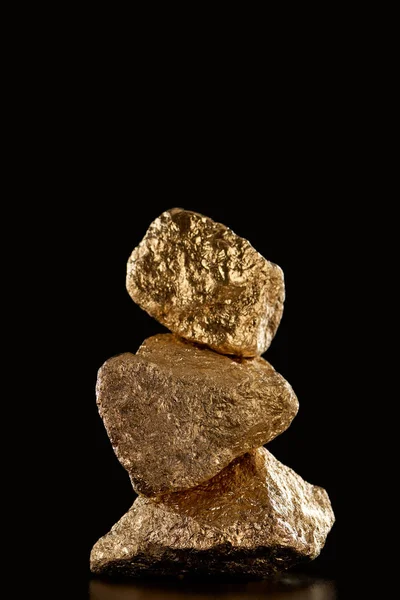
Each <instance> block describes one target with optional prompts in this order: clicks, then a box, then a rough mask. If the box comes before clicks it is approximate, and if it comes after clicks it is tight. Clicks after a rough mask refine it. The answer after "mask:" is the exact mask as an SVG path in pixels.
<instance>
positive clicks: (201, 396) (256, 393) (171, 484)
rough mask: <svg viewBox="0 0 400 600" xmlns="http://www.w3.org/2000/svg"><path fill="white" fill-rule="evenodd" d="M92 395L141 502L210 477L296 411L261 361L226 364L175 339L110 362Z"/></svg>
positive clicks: (160, 338)
mask: <svg viewBox="0 0 400 600" xmlns="http://www.w3.org/2000/svg"><path fill="white" fill-rule="evenodd" d="M96 391H97V404H98V407H99V412H100V415H101V416H102V418H103V421H104V425H105V427H106V429H107V433H108V435H109V437H110V440H111V443H112V445H113V448H114V450H115V453H116V455H117V457H118V458H119V460H120V462H121V463H122V465H123V466H124V467H125V468H126V469H127V471H128V472H129V475H130V477H131V481H132V484H133V486H134V488H135V490H136V491H137V492H139V493H142V494H145V495H146V496H155V495H158V494H163V493H165V492H171V491H178V490H184V489H187V488H190V487H192V486H195V485H198V484H199V483H202V482H204V481H206V480H207V479H210V478H211V477H214V475H216V474H217V473H218V472H219V471H221V469H223V468H224V467H226V466H227V465H228V464H229V463H230V462H231V461H232V460H234V459H235V458H236V457H237V456H239V455H241V454H244V453H245V452H248V451H249V450H253V449H254V448H257V447H259V446H261V445H263V444H266V443H267V442H269V441H270V440H272V439H273V438H275V437H276V436H277V435H279V434H280V433H282V432H283V431H285V429H287V427H289V425H290V423H291V421H292V419H293V418H294V416H295V415H296V413H297V410H298V400H297V398H296V396H295V394H294V392H293V390H292V388H291V386H290V385H289V384H288V383H287V381H285V379H284V378H283V377H282V376H281V375H280V374H279V373H277V372H276V371H275V369H274V368H273V367H272V366H271V365H270V364H269V363H268V362H267V361H266V360H264V359H263V358H261V357H257V358H254V359H251V360H249V359H240V358H231V357H229V356H224V355H222V354H218V353H216V352H213V351H212V350H209V349H208V348H205V347H198V346H195V345H193V344H191V343H190V342H186V341H184V340H182V339H179V338H177V337H175V336H174V335H172V334H160V335H156V336H154V337H151V338H149V339H148V340H146V341H145V342H144V343H143V345H142V346H141V347H140V349H139V351H138V352H137V354H136V355H135V354H130V353H126V354H121V355H119V356H115V357H114V358H111V359H109V360H107V361H106V362H105V364H104V365H103V366H102V367H101V369H100V370H99V375H98V380H97V387H96Z"/></svg>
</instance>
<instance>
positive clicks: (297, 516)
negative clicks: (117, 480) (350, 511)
mask: <svg viewBox="0 0 400 600" xmlns="http://www.w3.org/2000/svg"><path fill="white" fill-rule="evenodd" d="M333 522H334V514H333V511H332V507H331V504H330V501H329V497H328V494H327V493H326V491H325V490H324V489H322V488H320V487H317V486H313V485H310V484H309V483H307V482H305V481H304V480H303V479H302V478H301V477H300V476H299V475H297V474H296V473H295V472H294V471H292V469H289V468H288V467H286V466H284V465H283V464H281V463H280V462H279V461H278V460H277V459H276V458H274V457H273V456H272V454H271V453H270V452H268V451H267V450H266V449H265V448H259V449H257V450H255V451H253V452H251V453H248V454H246V455H244V456H242V457H240V458H237V459H236V460H235V461H234V462H232V463H231V464H230V465H229V466H228V467H227V468H226V469H224V470H223V471H221V472H220V473H219V474H218V475H217V476H216V477H214V478H213V479H212V480H210V481H208V482H207V483H205V484H203V485H200V486H198V487H196V488H193V489H191V490H188V491H186V492H179V493H172V494H166V495H164V496H162V497H161V498H159V500H158V501H154V500H150V499H148V498H144V497H139V498H137V499H136V500H135V502H134V504H133V506H132V508H131V509H130V510H129V511H128V512H127V513H126V514H125V515H124V516H123V517H122V519H121V520H120V521H119V522H118V523H117V524H116V525H114V526H113V528H112V529H111V531H110V532H109V533H108V534H106V535H105V536H104V537H102V538H101V539H100V540H99V541H98V542H97V543H96V544H95V546H94V548H93V550H92V553H91V569H92V571H93V572H94V573H99V574H106V575H130V576H139V575H142V574H143V575H184V574H186V573H191V574H200V573H205V574H231V575H243V574H245V575H252V576H260V577H267V576H270V575H273V574H274V573H275V572H277V571H282V570H284V569H286V568H288V567H290V566H291V565H293V564H294V563H297V562H301V561H306V560H311V559H313V558H315V557H316V556H318V554H319V553H320V551H321V549H322V547H323V545H324V543H325V539H326V536H327V535H328V533H329V531H330V529H331V527H332V525H333Z"/></svg>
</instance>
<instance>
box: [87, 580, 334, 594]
mask: <svg viewBox="0 0 400 600" xmlns="http://www.w3.org/2000/svg"><path fill="white" fill-rule="evenodd" d="M89 597H90V600H175V599H176V600H182V599H185V600H205V599H207V600H210V599H217V598H222V599H224V600H244V599H246V598H249V599H251V600H259V599H260V600H261V599H265V598H268V600H337V594H336V589H335V584H334V583H333V582H332V581H325V580H323V579H314V578H311V577H304V576H301V575H284V576H282V577H281V578H280V579H279V580H275V581H266V580H264V581H250V582H237V583H234V582H223V581H213V580H205V581H204V580H203V581H189V580H188V581H186V580H185V581H166V582H165V581H163V582H162V581H154V580H153V581H144V580H138V581H125V582H111V581H106V580H104V581H102V580H100V579H93V580H92V581H91V582H90V594H89Z"/></svg>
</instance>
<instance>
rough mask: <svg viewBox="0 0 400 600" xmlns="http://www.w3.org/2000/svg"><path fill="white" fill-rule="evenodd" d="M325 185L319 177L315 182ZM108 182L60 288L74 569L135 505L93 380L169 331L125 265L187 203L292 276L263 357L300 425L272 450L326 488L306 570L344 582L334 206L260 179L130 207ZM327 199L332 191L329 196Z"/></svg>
mask: <svg viewBox="0 0 400 600" xmlns="http://www.w3.org/2000/svg"><path fill="white" fill-rule="evenodd" d="M276 179H279V178H278V177H277V178H276ZM318 181H319V180H318ZM318 181H317V180H315V181H314V184H315V185H316V187H317V186H318ZM275 183H276V184H277V183H278V181H277V180H275ZM102 184H104V187H102V185H100V184H97V186H96V190H97V191H98V192H99V195H100V196H101V197H102V198H105V197H107V196H108V201H107V202H106V204H105V205H103V206H99V207H98V209H97V210H96V211H95V212H93V213H90V214H89V217H88V216H87V213H86V214H85V212H84V211H83V212H82V213H81V214H80V213H79V209H76V210H77V212H76V213H75V217H74V218H73V219H72V222H71V219H69V221H68V223H71V227H70V237H69V249H70V252H68V251H67V252H66V251H65V250H64V252H63V253H62V257H63V258H62V260H63V264H64V266H65V271H64V277H65V278H64V282H68V286H65V287H63V289H62V290H61V291H60V293H62V294H63V300H64V305H65V306H64V309H63V310H64V311H65V313H66V314H65V317H66V319H65V330H66V331H67V332H68V333H67V335H68V337H69V338H70V339H73V341H74V344H73V350H72V349H71V351H70V355H69V354H68V351H67V350H64V351H65V352H66V354H67V356H68V357H69V360H68V361H67V364H68V368H67V373H68V376H67V377H65V376H64V378H63V380H62V381H61V382H59V384H58V385H59V388H61V393H62V396H63V398H64V399H65V402H66V403H68V405H69V408H68V412H69V417H70V418H71V415H72V419H71V420H72V430H71V427H70V428H69V439H70V441H69V444H70V447H69V449H68V450H67V452H66V463H67V467H66V471H67V477H66V479H65V489H66V493H68V494H69V495H70V504H69V507H70V510H71V512H73V513H74V532H73V540H72V542H71V543H72V547H73V550H72V552H73V556H74V560H75V562H76V564H78V563H79V564H80V565H81V566H82V569H83V570H86V571H87V568H88V560H89V553H90V549H91V547H92V545H93V544H94V543H95V542H96V541H97V539H98V538H99V537H100V536H102V535H104V534H105V533H106V532H107V531H108V530H109V529H110V527H111V526H112V525H113V524H114V523H115V522H116V521H117V520H118V519H119V518H120V517H121V516H122V515H123V514H124V513H125V512H126V511H127V510H128V508H129V507H130V506H131V504H132V502H133V500H134V498H135V494H134V492H133V491H132V488H131V485H130V482H129V478H128V475H127V473H126V472H125V471H124V469H123V468H122V467H121V465H120V464H119V462H118V460H117V459H116V457H115V455H114V453H113V451H112V448H111V445H110V442H109V440H108V438H107V435H106V432H105V429H104V428H103V425H102V422H101V419H100V417H99V416H98V413H97V407H96V403H95V382H96V374H97V370H98V368H99V367H100V366H101V365H102V363H103V362H104V361H105V360H106V359H107V358H109V357H111V356H113V355H114V354H118V353H120V352H126V351H129V352H135V351H136V350H137V348H138V347H139V346H140V344H141V343H142V341H143V340H144V339H145V338H146V337H148V336H150V335H153V334H155V333H157V332H162V331H166V330H165V329H164V328H163V327H162V326H161V325H159V324H158V323H157V322H156V321H155V320H154V319H152V318H151V317H150V316H148V315H147V313H145V312H144V311H142V310H141V309H140V308H139V307H138V306H137V305H135V304H134V302H133V301H132V300H131V299H130V297H129V295H128V293H127V291H126V289H125V270H126V262H127V259H128V257H129V255H130V253H131V251H132V250H133V248H134V247H135V246H136V245H137V244H138V243H139V241H140V240H141V239H142V237H143V235H144V233H145V232H146V229H147V227H148V225H149V224H150V222H151V221H152V220H153V219H154V218H155V217H157V216H158V215H159V214H160V213H161V212H162V211H163V210H166V209H168V208H172V207H173V206H180V207H182V208H186V209H190V210H195V211H198V212H201V213H203V214H206V215H207V216H210V217H212V218H213V219H214V220H217V221H220V222H222V223H224V224H226V225H228V226H229V227H231V228H232V229H233V230H234V231H235V232H236V233H238V234H239V235H241V236H243V237H245V238H247V239H249V240H250V241H251V243H252V244H253V246H254V247H255V248H256V249H257V250H258V251H259V252H260V253H261V254H263V255H264V256H265V257H267V258H268V259H270V260H271V261H273V262H276V263H277V264H279V265H280V266H281V267H282V269H283V271H284V274H285V281H286V302H285V310H284V315H283V319H282V322H281V325H280V327H279V329H278V332H277V335H276V337H275V339H274V340H273V342H272V345H271V347H270V348H269V349H268V350H267V352H266V353H265V355H264V356H265V358H266V359H267V360H269V361H270V362H271V363H272V364H273V366H274V367H275V368H276V369H277V370H278V371H279V372H280V373H281V374H282V375H283V376H284V377H285V378H286V379H287V380H288V381H289V382H290V383H291V385H292V386H293V388H294V390H295V392H296V394H297V396H298V398H299V402H300V410H299V413H298V415H297V416H296V418H295V420H294V421H293V423H292V425H291V427H290V428H289V429H288V430H287V431H286V432H285V433H284V434H282V435H281V436H279V437H278V438H277V439H276V440H274V441H273V442H272V443H270V444H269V445H268V448H269V449H270V450H271V451H272V452H273V454H274V455H275V456H276V457H277V458H278V459H279V460H280V461H282V462H283V463H284V464H287V465H288V466H290V467H292V468H293V469H294V470H295V471H296V472H298V473H299V474H300V475H301V476H302V477H303V478H304V479H306V480H307V481H309V482H311V483H314V484H318V485H320V486H323V487H325V488H326V489H327V491H328V493H329V496H330V498H331V501H332V504H333V508H334V511H335V514H336V517H337V523H336V524H335V525H334V528H333V530H332V532H331V533H330V534H329V536H328V540H327V543H326V546H325V548H324V550H323V551H322V554H321V556H320V557H319V558H318V559H317V560H316V561H314V562H313V563H311V564H309V565H308V566H306V567H302V571H303V572H306V573H309V574H316V575H322V576H326V577H332V578H335V577H337V575H338V571H339V558H340V549H339V548H338V534H337V532H338V530H339V528H340V498H339V491H338V486H339V470H340V465H339V464H338V456H339V449H340V414H341V412H342V410H343V408H344V406H345V404H346V402H347V398H346V395H345V394H344V393H343V391H342V386H341V381H340V377H339V366H338V360H339V358H338V356H339V355H337V353H336V351H337V346H338V345H339V344H340V343H341V336H342V331H341V322H340V319H341V311H340V306H341V304H342V303H343V289H342V290H340V286H339V285H338V284H339V283H340V285H341V286H344V285H345V277H344V276H343V273H342V268H341V259H340V254H339V252H338V251H337V250H336V249H337V248H338V244H339V245H340V237H341V234H340V229H339V230H338V229H337V228H336V226H334V221H333V217H334V215H333V214H331V215H330V209H329V204H327V203H326V202H325V203H323V205H322V204H319V202H318V199H317V195H318V194H317V190H316V189H314V190H312V191H311V192H310V197H311V198H312V200H311V202H306V201H305V200H303V199H301V198H300V196H301V195H304V192H303V193H302V194H300V193H295V189H294V187H295V185H294V184H293V185H292V188H291V189H289V188H288V186H287V185H286V189H285V185H284V184H282V187H281V188H280V187H279V186H278V185H276V187H275V191H274V193H273V194H272V193H271V194H266V193H265V192H264V193H262V194H261V193H257V192H256V190H252V186H251V182H250V183H249V182H246V184H245V185H246V186H247V189H246V188H240V187H239V188H238V189H236V190H235V199H234V201H232V202H229V201H225V202H224V203H222V202H219V201H218V199H217V195H218V194H216V193H215V190H214V191H213V193H212V194H211V193H210V194H209V196H212V199H211V200H210V199H208V200H207V191H206V190H204V191H202V192H201V193H197V194H196V193H193V196H194V199H190V196H191V194H189V193H187V194H184V193H182V190H180V192H179V193H178V194H176V196H175V197H174V194H171V193H167V190H166V192H165V194H163V193H160V192H159V195H160V196H161V198H160V199H159V200H158V199H157V200H155V199H154V194H153V193H152V191H151V190H150V191H146V190H143V191H142V193H141V194H138V193H133V194H132V200H131V201H129V202H126V201H125V202H124V203H122V202H119V201H118V191H119V190H118V182H116V180H115V179H114V178H112V180H111V179H108V178H107V174H106V176H105V177H103V180H102ZM124 184H125V185H126V182H124ZM296 185H299V184H298V179H297V183H296ZM325 185H326V184H325ZM142 189H143V188H142ZM230 189H232V188H230ZM328 192H329V190H327V189H326V195H328ZM221 193H222V190H221ZM164 195H165V198H164V197H163V196H164ZM288 196H290V197H291V200H290V201H289V200H288ZM113 197H115V200H114V199H113ZM335 225H336V223H335ZM344 229H345V227H342V233H344ZM339 278H342V279H339ZM60 318H61V315H60ZM64 366H65V362H64ZM71 410H72V413H71V412H70V411H71ZM64 427H65V424H64ZM88 575H89V573H88Z"/></svg>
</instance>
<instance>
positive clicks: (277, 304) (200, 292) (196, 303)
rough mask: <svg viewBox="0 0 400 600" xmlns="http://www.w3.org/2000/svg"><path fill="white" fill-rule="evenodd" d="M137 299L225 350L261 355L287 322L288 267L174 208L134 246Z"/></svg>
mask: <svg viewBox="0 0 400 600" xmlns="http://www.w3.org/2000/svg"><path fill="white" fill-rule="evenodd" d="M126 287H127V290H128V292H129V294H130V296H131V297H132V299H133V300H134V301H135V302H137V304H139V306H141V308H143V309H144V310H146V311H147V312H148V313H149V314H150V315H151V316H153V317H155V318H156V319H157V320H158V321H160V323H162V324H163V325H165V326H166V327H168V329H170V330H171V331H173V332H174V333H176V334H178V335H180V336H182V337H184V338H187V339H188V340H191V341H193V342H197V343H201V344H206V345H207V346H209V347H210V348H213V349H214V350H216V351H217V352H221V353H222V354H235V355H238V356H256V355H260V354H262V353H263V352H265V350H266V349H267V348H268V347H269V345H270V344H271V341H272V339H273V337H274V335H275V333H276V330H277V328H278V325H279V323H280V320H281V317H282V312H283V302H284V300H285V286H284V279H283V272H282V269H281V268H280V267H278V266H277V265H275V264H273V263H271V262H269V261H268V260H266V259H265V258H263V257H262V256H261V254H259V253H258V252H257V251H256V250H255V249H254V248H253V246H252V245H251V244H250V242H248V241H247V240H245V239H243V238H241V237H239V236H238V235H236V234H235V233H233V231H231V229H229V228H228V227H225V225H222V224H221V223H215V222H214V221H212V220H211V219H209V218H208V217H203V216H202V215H200V214H198V213H195V212H190V211H187V210H183V209H180V208H173V209H171V210H169V211H166V212H164V213H162V215H161V216H160V217H158V219H156V220H155V221H153V223H151V225H150V227H149V229H148V231H147V233H146V235H145V237H144V238H143V240H142V241H141V242H140V244H139V246H138V247H137V248H135V249H134V251H133V252H132V254H131V256H130V258H129V261H128V265H127V278H126Z"/></svg>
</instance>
